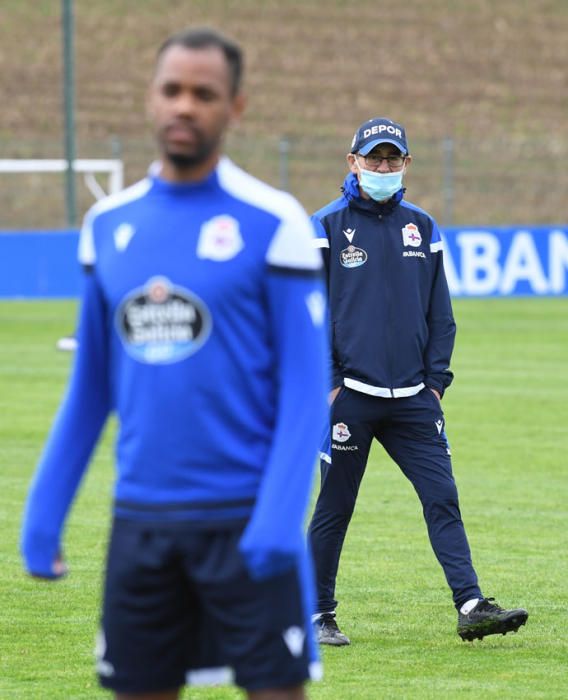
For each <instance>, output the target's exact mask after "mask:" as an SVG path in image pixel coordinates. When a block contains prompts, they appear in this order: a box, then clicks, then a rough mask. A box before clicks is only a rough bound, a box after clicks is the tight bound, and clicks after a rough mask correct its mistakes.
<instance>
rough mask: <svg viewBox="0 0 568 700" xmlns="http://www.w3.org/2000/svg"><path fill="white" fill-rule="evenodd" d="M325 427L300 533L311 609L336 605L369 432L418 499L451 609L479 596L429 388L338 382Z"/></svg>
mask: <svg viewBox="0 0 568 700" xmlns="http://www.w3.org/2000/svg"><path fill="white" fill-rule="evenodd" d="M330 433H331V435H330V436H329V437H330V438H331V439H330V440H328V442H327V450H326V452H324V451H323V450H322V457H323V458H322V461H321V490H320V494H319V497H318V500H317V503H316V506H315V510H314V514H313V517H312V520H311V523H310V527H309V533H308V534H309V539H310V545H311V548H312V553H313V557H314V564H315V572H316V579H317V597H318V602H317V611H318V612H331V611H333V610H335V607H336V605H337V601H336V600H335V580H336V577H337V571H338V568H339V558H340V556H341V549H342V547H343V541H344V539H345V535H346V533H347V527H348V525H349V521H350V520H351V516H352V514H353V510H354V508H355V501H356V499H357V493H358V491H359V486H360V484H361V480H362V478H363V474H364V473H365V467H366V465H367V459H368V456H369V450H370V448H371V443H372V441H373V438H376V439H377V440H378V441H379V442H380V443H381V445H382V446H383V447H384V449H385V450H386V451H387V453H388V454H389V455H390V456H391V457H392V459H393V460H394V461H395V462H396V463H397V464H398V466H399V467H400V469H401V470H402V472H403V473H404V475H405V476H406V477H407V478H408V479H409V480H410V481H411V483H412V485H413V486H414V488H415V490H416V493H417V494H418V497H419V498H420V501H421V503H422V510H423V513H424V519H425V520H426V525H427V528H428V535H429V538H430V543H431V545H432V549H433V550H434V553H435V555H436V557H437V559H438V561H439V562H440V564H441V566H442V568H443V570H444V574H445V576H446V580H447V582H448V585H449V586H450V588H451V590H452V594H453V600H454V605H455V606H456V608H458V609H459V607H460V606H461V605H463V603H464V602H465V601H466V600H469V599H471V598H481V597H482V594H481V591H480V589H479V586H478V583H477V575H476V573H475V570H474V568H473V565H472V562H471V554H470V549H469V544H468V541H467V537H466V534H465V529H464V526H463V522H462V519H461V514H460V509H459V503H458V492H457V488H456V484H455V481H454V477H453V474H452V464H451V459H450V454H449V446H448V442H447V439H446V435H445V431H444V416H443V412H442V407H441V404H440V402H439V401H438V399H437V397H436V396H435V395H434V393H433V392H432V391H431V390H430V389H428V388H425V389H423V390H422V391H421V392H419V393H418V394H416V395H414V396H409V397H405V398H398V399H382V398H377V397H374V396H368V395H366V394H362V393H360V392H357V391H353V390H351V389H348V388H346V387H342V388H341V390H340V391H339V393H338V395H337V397H336V399H335V401H334V403H333V405H332V407H331V410H330ZM330 448H331V449H330Z"/></svg>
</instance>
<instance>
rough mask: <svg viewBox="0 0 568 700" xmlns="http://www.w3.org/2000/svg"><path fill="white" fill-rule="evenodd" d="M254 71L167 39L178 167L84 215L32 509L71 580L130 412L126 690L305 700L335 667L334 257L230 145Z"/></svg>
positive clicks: (235, 52)
mask: <svg viewBox="0 0 568 700" xmlns="http://www.w3.org/2000/svg"><path fill="white" fill-rule="evenodd" d="M241 72H242V59H241V51H240V49H239V47H238V46H237V45H235V44H234V43H233V42H232V41H230V40H228V39H226V38H225V37H223V36H222V35H220V34H218V33H216V32H214V31H211V30H193V31H187V32H183V33H180V34H176V35H173V36H172V37H170V38H169V39H168V40H167V41H166V42H165V43H164V44H163V45H162V47H161V48H160V50H159V53H158V58H157V63H156V69H155V74H154V76H153V79H152V82H151V86H150V91H149V96H148V111H149V114H150V116H151V119H152V121H153V124H154V128H155V134H156V138H157V142H158V145H159V149H160V162H159V163H158V164H156V165H155V166H154V167H153V168H151V171H150V174H149V176H148V177H147V178H146V179H144V180H142V181H141V182H139V183H138V184H136V185H134V186H132V187H130V188H128V189H126V190H124V191H122V192H120V193H119V194H117V195H114V196H111V197H108V198H107V199H105V200H102V201H100V202H98V203H97V204H96V205H95V206H94V207H93V208H92V209H91V210H90V211H89V212H88V214H87V216H86V218H85V222H84V225H83V228H82V231H81V237H80V246H79V258H80V261H81V263H82V264H83V266H84V267H85V269H86V271H87V274H86V277H85V281H84V294H83V299H82V307H81V315H80V322H79V328H78V349H77V354H76V360H75V366H74V370H73V374H72V376H71V380H70V384H69V387H68V390H67V394H66V396H65V399H64V401H63V404H62V406H61V409H60V411H59V414H58V416H57V419H56V422H55V425H54V427H53V429H52V432H51V435H50V437H49V440H48V442H47V445H46V447H45V450H44V453H43V456H42V458H41V460H40V463H39V465H38V468H37V472H36V475H35V479H34V482H33V485H32V488H31V491H30V494H29V498H28V502H27V507H26V512H25V519H24V524H23V534H22V550H23V554H24V558H25V564H26V568H27V570H28V571H29V572H30V573H31V574H32V575H34V576H38V577H42V578H47V579H50V578H57V577H60V576H62V575H63V574H64V573H65V572H66V565H65V562H64V561H63V556H62V545H61V533H62V529H63V525H64V522H65V518H66V516H67V513H68V510H69V507H70V504H71V502H72V500H73V498H74V496H75V493H76V489H77V487H78V484H79V482H80V480H81V477H82V475H83V473H84V472H85V470H86V468H87V465H88V461H89V458H90V456H91V454H92V452H93V449H94V447H95V444H96V442H97V440H98V438H99V435H100V433H101V430H102V428H103V425H104V424H105V421H106V419H107V417H108V415H109V413H110V412H111V411H113V410H114V411H116V413H117V416H118V421H119V434H118V439H117V447H116V467H117V479H116V486H115V501H114V519H113V528H112V535H111V540H110V544H109V551H108V560H107V568H106V582H105V591H104V602H103V613H102V625H101V632H100V636H99V640H98V645H97V656H98V660H97V668H98V673H99V677H100V680H101V683H102V685H103V686H105V687H107V688H110V689H112V690H114V691H115V693H116V697H117V698H118V699H119V700H126V699H127V698H129V699H135V698H138V697H140V698H151V699H153V700H173V699H174V698H177V697H179V693H180V689H181V687H182V686H183V685H184V684H185V683H190V684H191V683H205V684H219V683H222V682H227V681H228V682H230V681H234V682H235V683H236V684H237V685H239V686H240V687H242V688H244V689H245V690H246V691H247V693H248V697H249V698H251V700H300V699H301V698H304V697H305V695H304V688H303V686H304V683H305V681H306V680H307V679H308V678H309V677H310V675H311V676H314V677H315V676H317V675H318V674H319V663H318V658H317V649H316V645H315V644H314V640H313V637H312V631H311V624H310V614H311V612H312V609H311V602H312V601H311V600H310V567H309V564H308V561H307V557H306V549H305V540H304V537H303V531H302V524H303V517H304V514H305V511H306V507H307V501H308V497H309V492H310V487H311V484H312V476H313V465H314V462H315V457H316V454H317V438H314V436H313V425H314V422H317V421H323V420H325V415H326V405H325V395H326V393H327V390H328V383H327V381H326V370H325V357H326V354H327V353H326V342H325V330H324V326H325V322H324V319H325V316H326V313H325V301H324V293H323V287H322V281H321V279H320V269H319V268H320V256H319V254H318V252H317V251H316V250H315V249H314V247H313V229H312V226H311V224H310V221H309V218H308V217H307V215H306V214H305V212H304V211H303V209H302V208H301V207H300V205H299V204H298V203H297V202H296V200H294V199H293V198H292V197H291V196H290V195H288V194H285V193H282V192H279V191H276V190H274V189H272V188H271V187H269V186H268V185H265V184H263V183H261V182H260V181H258V180H256V179H255V178H253V177H251V176H250V175H247V174H246V173H244V172H243V171H242V170H240V169H239V168H237V167H236V166H235V165H234V164H233V163H232V162H231V161H230V160H228V158H226V157H224V156H223V155H222V141H223V136H224V134H225V131H226V129H227V128H228V127H229V125H230V124H231V123H232V122H233V121H235V120H237V119H238V118H239V117H240V115H241V113H242V111H243V107H244V98H243V94H242V90H241ZM276 601H277V603H276Z"/></svg>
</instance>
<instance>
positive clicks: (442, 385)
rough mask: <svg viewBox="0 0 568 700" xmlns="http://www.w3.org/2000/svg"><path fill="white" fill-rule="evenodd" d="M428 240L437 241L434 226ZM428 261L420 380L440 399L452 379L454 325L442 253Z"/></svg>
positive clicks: (440, 251)
mask: <svg viewBox="0 0 568 700" xmlns="http://www.w3.org/2000/svg"><path fill="white" fill-rule="evenodd" d="M432 241H435V242H438V241H441V237H440V233H439V231H438V228H437V226H436V224H435V223H434V230H433V232H432ZM432 258H433V260H432V262H433V270H434V278H433V284H432V294H431V297H430V309H429V312H428V319H427V322H428V344H427V346H426V351H425V357H424V364H425V369H426V377H425V380H424V381H425V383H426V385H427V386H429V387H431V388H432V389H436V390H437V391H438V392H439V393H440V396H442V395H443V393H444V391H445V390H446V388H447V387H448V386H449V385H450V384H451V382H452V380H453V378H454V375H453V373H452V372H451V370H450V361H451V358H452V352H453V349H454V340H455V336H456V324H455V321H454V316H453V312H452V303H451V299H450V292H449V289H448V283H447V280H446V274H445V272H444V264H443V255H442V250H439V251H438V252H436V253H433V254H432Z"/></svg>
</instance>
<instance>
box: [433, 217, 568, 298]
mask: <svg viewBox="0 0 568 700" xmlns="http://www.w3.org/2000/svg"><path fill="white" fill-rule="evenodd" d="M442 237H443V239H444V266H445V270H446V277H447V278H448V285H449V287H450V292H451V294H452V296H456V297H460V296H474V297H478V296H532V295H538V296H559V295H560V296H565V295H567V294H568V284H567V283H568V227H566V226H564V227H561V226H527V227H512V226H511V227H506V228H483V227H479V228H475V229H473V228H451V229H446V230H444V231H443V232H442Z"/></svg>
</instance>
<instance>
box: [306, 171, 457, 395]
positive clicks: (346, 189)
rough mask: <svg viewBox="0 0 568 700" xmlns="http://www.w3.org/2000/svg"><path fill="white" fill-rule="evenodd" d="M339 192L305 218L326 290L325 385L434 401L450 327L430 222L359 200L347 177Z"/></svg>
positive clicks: (442, 383) (438, 247) (443, 381)
mask: <svg viewBox="0 0 568 700" xmlns="http://www.w3.org/2000/svg"><path fill="white" fill-rule="evenodd" d="M342 191H343V195H342V196H341V197H339V198H338V199H336V200H335V201H333V202H331V203H330V204H328V205H327V206H326V207H324V208H323V209H320V210H319V211H318V212H316V214H314V216H313V217H312V219H313V221H314V224H315V228H316V235H317V236H318V240H317V242H316V244H317V245H318V246H319V247H320V248H321V249H322V253H323V258H324V263H325V267H326V272H327V280H328V288H329V306H330V313H331V338H332V385H333V386H334V387H336V386H340V385H342V384H344V385H345V386H347V387H349V388H351V389H354V390H356V391H360V392H363V393H365V394H370V395H372V396H379V397H383V398H399V397H404V396H411V395H413V394H416V393H418V392H419V391H420V390H421V389H422V388H424V386H428V387H430V388H433V389H436V390H437V391H439V392H440V394H443V393H444V390H445V389H446V387H447V386H449V384H450V383H451V381H452V379H453V374H452V372H451V371H450V370H449V365H450V358H451V355H452V350H453V345H454V338H455V332H456V326H455V322H454V318H453V314H452V306H451V301H450V294H449V291H448V285H447V282H446V276H445V273H444V267H443V258H442V239H441V236H440V232H439V230H438V226H437V225H436V222H435V221H434V219H432V217H431V216H430V215H429V214H427V213H426V212H425V211H423V210H422V209H419V208H418V207H416V206H414V205H413V204H410V203H408V202H405V201H403V194H404V190H400V191H399V192H398V193H397V194H395V195H394V197H393V198H392V199H390V200H389V201H388V202H386V203H378V202H375V201H374V200H367V199H363V198H362V197H361V196H360V193H359V188H358V184H357V179H356V177H355V175H353V174H352V173H350V174H349V175H348V176H347V178H346V179H345V182H344V185H343V188H342Z"/></svg>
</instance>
